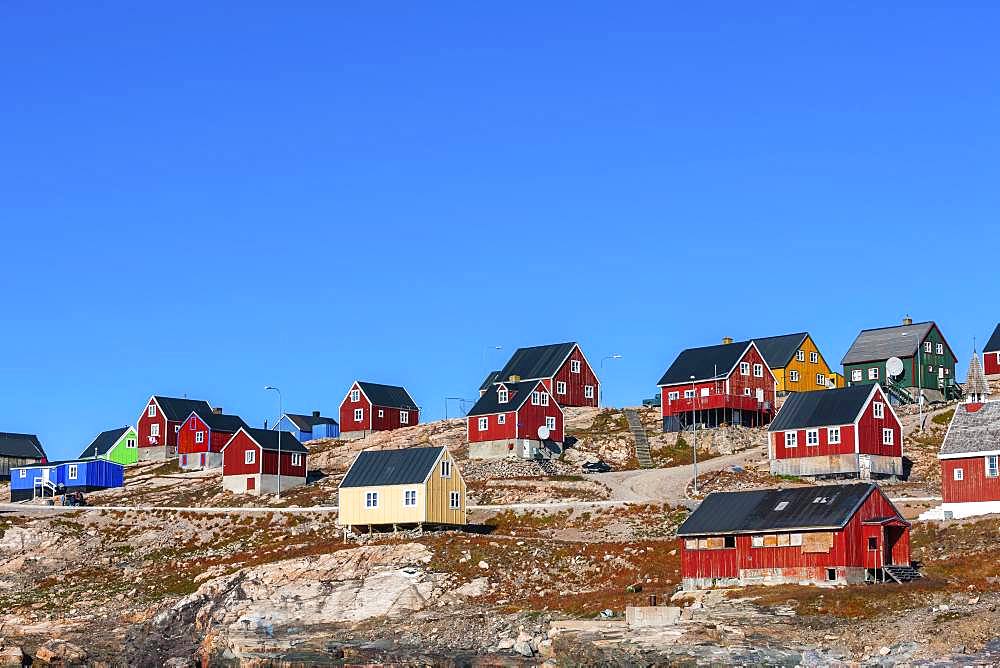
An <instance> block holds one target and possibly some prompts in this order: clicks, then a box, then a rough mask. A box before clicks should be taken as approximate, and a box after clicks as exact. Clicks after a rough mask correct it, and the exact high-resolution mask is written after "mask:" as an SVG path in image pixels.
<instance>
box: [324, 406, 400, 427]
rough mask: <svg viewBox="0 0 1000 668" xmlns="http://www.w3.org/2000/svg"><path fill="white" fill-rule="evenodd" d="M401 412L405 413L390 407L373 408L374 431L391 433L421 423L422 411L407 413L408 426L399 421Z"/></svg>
mask: <svg viewBox="0 0 1000 668" xmlns="http://www.w3.org/2000/svg"><path fill="white" fill-rule="evenodd" d="M379 411H382V415H381V416H379ZM401 412H404V410H403V409H401V408H389V407H388V406H375V407H373V408H372V431H389V430H391V429H399V428H400V427H412V426H413V425H415V424H419V423H420V411H411V410H407V411H405V412H406V413H408V414H409V421H408V422H407V423H406V424H403V423H402V422H400V420H399V414H400V413H401ZM341 428H343V427H341Z"/></svg>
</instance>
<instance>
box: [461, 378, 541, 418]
mask: <svg viewBox="0 0 1000 668" xmlns="http://www.w3.org/2000/svg"><path fill="white" fill-rule="evenodd" d="M540 382H541V381H539V380H525V381H521V382H520V383H502V385H503V386H504V387H506V388H507V403H505V404H501V403H500V401H499V399H498V397H499V392H498V390H499V389H500V386H501V383H497V384H496V385H494V386H493V387H491V388H489V389H487V390H486V394H484V395H483V396H481V397H479V401H477V402H476V404H475V405H474V406H473V407H472V410H470V411H469V412H468V414H467V415H492V414H493V413H504V412H507V411H516V410H517V409H518V408H520V407H521V404H523V403H524V402H525V401H527V399H528V397H530V396H531V391H532V390H534V389H535V388H536V387H537V386H538V384H539V383H540Z"/></svg>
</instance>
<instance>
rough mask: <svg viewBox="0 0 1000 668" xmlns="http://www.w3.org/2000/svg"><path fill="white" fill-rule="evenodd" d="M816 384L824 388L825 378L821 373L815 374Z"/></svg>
mask: <svg viewBox="0 0 1000 668" xmlns="http://www.w3.org/2000/svg"><path fill="white" fill-rule="evenodd" d="M816 384H817V385H819V386H820V387H826V376H824V375H823V374H821V373H818V374H816Z"/></svg>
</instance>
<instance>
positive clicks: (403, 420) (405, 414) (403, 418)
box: [399, 411, 410, 424]
mask: <svg viewBox="0 0 1000 668" xmlns="http://www.w3.org/2000/svg"><path fill="white" fill-rule="evenodd" d="M399 424H410V411H399Z"/></svg>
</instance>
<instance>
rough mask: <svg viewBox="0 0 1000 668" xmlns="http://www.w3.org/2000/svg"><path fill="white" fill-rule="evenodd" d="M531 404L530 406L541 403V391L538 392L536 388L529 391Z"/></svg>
mask: <svg viewBox="0 0 1000 668" xmlns="http://www.w3.org/2000/svg"><path fill="white" fill-rule="evenodd" d="M531 405H532V406H541V405H542V393H541V392H539V391H538V390H535V391H534V392H532V393H531Z"/></svg>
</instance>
